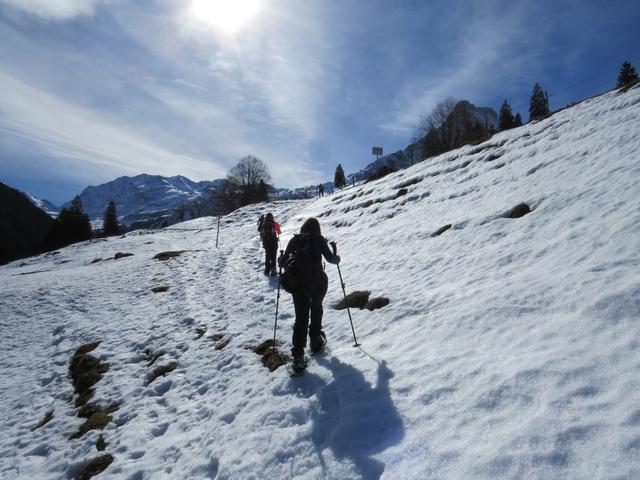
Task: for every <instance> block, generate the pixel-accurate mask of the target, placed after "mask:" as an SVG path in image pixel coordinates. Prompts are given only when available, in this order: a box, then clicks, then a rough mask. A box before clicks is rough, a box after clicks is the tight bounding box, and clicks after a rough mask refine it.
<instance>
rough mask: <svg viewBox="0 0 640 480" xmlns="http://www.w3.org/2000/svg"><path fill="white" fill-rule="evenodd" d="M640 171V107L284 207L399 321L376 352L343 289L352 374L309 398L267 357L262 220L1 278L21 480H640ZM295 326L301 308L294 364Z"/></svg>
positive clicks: (311, 374)
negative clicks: (81, 372)
mask: <svg viewBox="0 0 640 480" xmlns="http://www.w3.org/2000/svg"><path fill="white" fill-rule="evenodd" d="M639 153H640V87H635V88H634V89H631V90H630V91H629V92H627V93H624V94H621V93H618V92H611V93H608V94H606V95H603V96H601V97H597V98H594V99H591V100H589V101H586V102H583V103H581V104H579V105H577V106H575V107H573V108H570V109H567V110H564V111H562V112H559V113H557V114H556V115H554V116H552V117H550V118H548V119H546V120H544V121H541V122H539V123H534V124H532V125H527V126H525V127H522V128H519V129H515V130H511V131H508V132H503V133H501V134H498V135H496V136H494V137H493V138H492V139H491V140H489V141H487V142H486V143H484V144H481V145H479V146H468V147H464V148H462V149H460V150H457V151H453V152H449V153H447V154H444V155H441V156H439V157H436V158H434V159H431V160H429V161H428V162H423V163H420V164H417V165H414V166H413V167H411V168H408V169H406V170H403V171H401V172H398V173H395V174H392V175H389V176H388V177H385V178H383V179H381V180H378V181H376V182H372V183H369V184H365V185H362V186H358V187H356V188H349V189H346V190H344V191H342V192H338V193H336V194H334V195H330V196H325V197H324V198H321V199H317V200H309V201H297V202H296V201H288V202H279V203H275V204H271V205H270V207H269V208H270V209H271V211H272V212H273V213H274V214H275V216H276V219H277V220H279V221H280V222H281V223H282V225H283V229H284V231H283V241H284V242H286V241H288V239H289V238H290V236H291V235H292V234H293V233H294V232H297V231H298V229H299V227H300V225H301V224H302V222H303V221H304V219H305V218H307V217H309V216H317V217H318V218H319V220H320V222H321V225H322V228H323V233H324V235H325V236H327V237H329V238H330V239H332V240H336V241H337V242H338V249H339V254H340V255H341V256H342V264H341V270H342V275H343V277H344V280H345V283H346V285H347V291H348V292H351V291H353V290H370V291H371V295H372V296H385V297H388V298H389V299H390V304H389V305H387V306H385V307H383V308H381V309H378V310H374V311H368V310H357V309H356V310H353V311H352V315H353V319H354V326H355V331H356V333H357V336H358V340H359V341H360V343H361V344H362V346H361V348H354V347H353V346H352V344H353V338H352V333H351V329H350V327H349V322H348V318H347V314H346V312H345V311H337V310H334V309H333V308H331V305H333V304H334V303H335V302H337V301H338V300H339V299H340V298H341V296H342V292H341V290H340V287H339V281H338V275H337V270H336V268H335V267H334V266H333V265H327V274H328V276H329V292H328V294H327V297H326V299H325V317H324V328H325V331H326V332H327V335H328V338H329V347H330V351H329V352H328V353H327V354H325V355H324V356H321V357H313V358H312V360H311V362H310V366H309V369H308V371H307V374H305V376H304V377H301V378H295V379H292V378H290V377H289V376H288V374H287V372H286V370H285V369H284V368H279V369H278V370H276V371H275V372H273V373H270V372H269V370H268V369H266V368H265V367H263V366H262V364H261V362H260V357H259V356H258V355H256V353H254V352H253V351H252V350H251V348H252V347H255V346H256V345H257V344H258V343H260V342H262V341H263V340H266V339H268V338H270V337H271V336H272V334H273V326H274V313H275V302H276V288H277V282H275V281H274V280H273V279H271V280H268V279H266V278H265V277H263V276H262V275H261V274H260V269H261V264H260V260H261V247H260V245H259V242H258V239H257V236H256V231H255V228H256V223H255V222H256V220H257V217H258V215H259V214H260V213H262V212H263V211H264V210H263V209H262V207H261V206H253V207H249V208H245V209H242V210H240V211H237V212H234V213H233V214H230V215H228V216H226V217H223V219H222V222H221V223H222V228H221V231H220V246H219V248H217V249H216V248H215V241H216V229H215V227H216V219H214V218H201V219H197V220H193V221H190V222H185V223H182V224H179V225H174V226H173V227H170V228H167V229H164V230H158V231H153V232H147V231H137V232H131V233H129V234H127V235H126V236H125V237H124V238H110V239H108V240H104V241H96V242H89V243H85V244H78V245H75V246H71V247H68V248H66V249H64V250H61V251H60V252H59V253H57V254H47V255H44V256H41V257H34V258H31V259H29V260H27V261H25V262H24V263H20V262H14V263H12V264H9V265H7V266H4V267H0V291H2V292H3V294H2V296H0V326H1V328H0V348H1V350H2V352H3V355H2V357H1V358H0V367H1V368H0V372H1V375H2V377H1V378H0V385H2V387H1V390H0V405H1V408H2V412H1V413H2V414H1V416H0V418H1V420H0V428H1V430H2V432H3V435H2V437H1V438H0V452H2V453H1V456H0V476H1V477H2V478H3V479H15V478H20V479H32V478H38V479H56V480H57V479H60V478H73V477H74V476H75V475H77V474H78V472H80V471H81V470H82V469H83V468H84V467H85V466H86V465H87V463H88V462H89V460H91V459H93V458H95V457H98V456H101V455H104V454H110V455H112V456H113V461H112V463H111V464H110V465H109V466H108V467H107V468H106V470H105V471H104V472H103V473H101V474H100V475H99V477H97V478H104V479H140V480H141V479H153V480H156V479H205V478H209V479H211V478H216V479H248V478H260V479H262V478H265V479H266V478H269V479H286V478H296V479H314V480H315V479H319V478H326V479H340V480H342V479H360V478H364V479H378V478H383V479H394V480H395V479H484V478H487V479H489V478H500V479H522V478H527V479H585V478H589V479H605V478H606V479H629V480H631V479H637V478H640V401H639V400H640V380H639V378H640V323H639V322H638V320H639V319H640V277H639V276H638V272H639V271H640V268H639V267H640V253H639V252H640V210H639V209H638V198H639V197H640V182H638V180H639V177H640V163H639ZM522 202H525V203H526V204H527V205H528V206H529V207H530V208H531V210H532V211H531V212H530V213H528V214H526V215H524V216H521V217H520V218H507V217H509V216H510V215H508V212H510V210H511V209H512V208H513V207H514V206H516V205H518V204H520V203H522ZM525 212H526V209H525V208H522V209H521V212H520V213H525ZM448 225H451V228H449V229H446V228H445V227H446V226H448ZM437 233H440V234H439V235H437ZM283 245H284V243H283ZM181 250H185V252H184V253H182V254H180V255H177V254H176V255H177V256H175V257H173V258H169V259H167V260H164V261H162V260H157V259H154V258H153V257H154V256H155V255H156V254H158V253H160V252H165V251H181ZM116 252H125V253H133V256H128V257H124V258H119V259H118V260H113V257H114V254H115V253H116ZM165 287H166V288H165ZM152 289H155V290H156V292H157V293H154V291H153V290H152ZM292 323H293V306H292V302H291V299H290V296H289V295H287V294H286V293H285V294H283V296H282V297H281V299H280V316H279V318H278V328H279V329H278V339H279V340H280V341H281V342H282V348H283V349H284V350H286V349H288V348H289V347H290V338H291V332H292ZM96 341H100V342H101V343H100V344H99V345H98V346H97V347H96V348H95V349H94V350H92V351H91V352H90V354H91V355H93V356H94V357H95V359H96V360H91V358H93V357H91V358H87V359H86V360H87V363H88V364H89V365H93V366H94V367H95V369H97V370H99V371H101V372H105V370H106V367H105V366H104V365H101V364H98V360H99V361H100V362H103V363H107V364H108V365H109V367H108V371H106V373H104V376H103V377H102V378H101V379H99V381H98V383H97V384H96V385H95V395H94V397H93V399H92V400H91V402H93V403H95V404H99V406H100V407H101V408H102V409H103V412H102V416H99V418H97V420H100V419H102V420H104V423H106V426H105V428H104V430H102V431H100V430H89V431H88V432H86V433H84V430H79V429H80V428H81V426H82V425H83V423H84V419H83V418H79V417H78V416H77V413H78V409H77V408H76V407H75V404H74V401H75V400H76V398H77V397H76V396H74V390H73V386H72V383H71V380H70V378H69V364H70V361H71V358H72V356H73V354H74V352H75V351H76V349H77V348H78V347H80V346H81V345H83V344H87V343H89V342H96ZM89 348H90V347H87V349H89ZM173 362H175V363H173ZM76 363H77V362H76ZM158 367H164V369H163V370H161V371H156V373H157V374H158V373H164V375H162V376H160V377H158V378H156V379H153V376H152V375H153V372H154V370H155V369H156V368H158ZM109 407H112V408H109ZM94 408H96V409H97V410H99V409H98V407H94ZM51 412H52V413H51ZM49 413H51V414H50V415H47V414H49ZM85 413H86V412H85ZM91 418H93V417H91ZM48 419H49V421H48V422H47V423H45V422H44V421H45V420H48ZM97 420H96V423H99V422H97ZM42 423H44V425H41V426H39V425H40V424H42ZM71 437H73V438H71ZM100 438H102V439H103V440H104V442H106V446H105V445H102V447H105V449H104V451H102V452H100V451H98V450H97V448H96V444H98V445H100V444H101V443H102V442H100V441H99V440H100ZM107 463H108V462H107Z"/></svg>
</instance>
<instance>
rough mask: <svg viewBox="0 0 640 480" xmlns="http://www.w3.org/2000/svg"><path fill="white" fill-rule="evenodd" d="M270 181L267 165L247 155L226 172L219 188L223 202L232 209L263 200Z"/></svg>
mask: <svg viewBox="0 0 640 480" xmlns="http://www.w3.org/2000/svg"><path fill="white" fill-rule="evenodd" d="M270 182H271V174H270V173H269V169H268V168H267V165H266V164H265V163H264V162H263V161H262V160H260V159H259V158H256V157H254V156H253V155H247V156H246V157H243V158H241V159H240V161H239V162H238V163H237V164H236V165H235V166H234V167H233V168H232V169H231V170H229V173H227V178H226V179H225V182H224V185H223V186H222V189H221V194H222V199H223V204H224V206H225V207H226V208H227V209H228V210H234V209H236V208H239V207H242V206H244V205H248V204H250V203H256V202H260V201H264V200H265V199H264V198H263V197H264V195H263V194H264V191H265V190H266V185H268V184H269V183H270ZM261 184H262V185H263V186H262V187H261Z"/></svg>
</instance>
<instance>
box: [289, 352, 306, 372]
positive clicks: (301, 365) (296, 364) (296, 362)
mask: <svg viewBox="0 0 640 480" xmlns="http://www.w3.org/2000/svg"><path fill="white" fill-rule="evenodd" d="M291 367H292V369H293V373H295V374H296V375H301V374H303V373H304V371H305V369H306V368H307V360H306V359H305V358H304V355H296V356H295V357H293V364H292V365H291Z"/></svg>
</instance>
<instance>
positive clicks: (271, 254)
mask: <svg viewBox="0 0 640 480" xmlns="http://www.w3.org/2000/svg"><path fill="white" fill-rule="evenodd" d="M262 246H263V247H264V273H265V275H267V274H268V273H269V272H271V271H272V270H273V271H276V270H277V265H276V255H277V254H278V241H277V240H273V241H268V242H263V243H262Z"/></svg>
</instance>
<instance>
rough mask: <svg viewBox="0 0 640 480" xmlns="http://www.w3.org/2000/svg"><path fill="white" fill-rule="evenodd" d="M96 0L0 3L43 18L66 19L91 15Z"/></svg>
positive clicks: (37, 0) (11, 1) (9, 1)
mask: <svg viewBox="0 0 640 480" xmlns="http://www.w3.org/2000/svg"><path fill="white" fill-rule="evenodd" d="M97 1H98V0H0V3H4V4H6V5H9V6H11V7H13V8H15V9H18V10H21V11H23V12H27V13H29V14H32V15H37V16H38V17H41V18H44V19H52V20H67V19H70V18H73V17H77V16H80V15H91V14H93V12H94V9H95V5H96V3H97Z"/></svg>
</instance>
